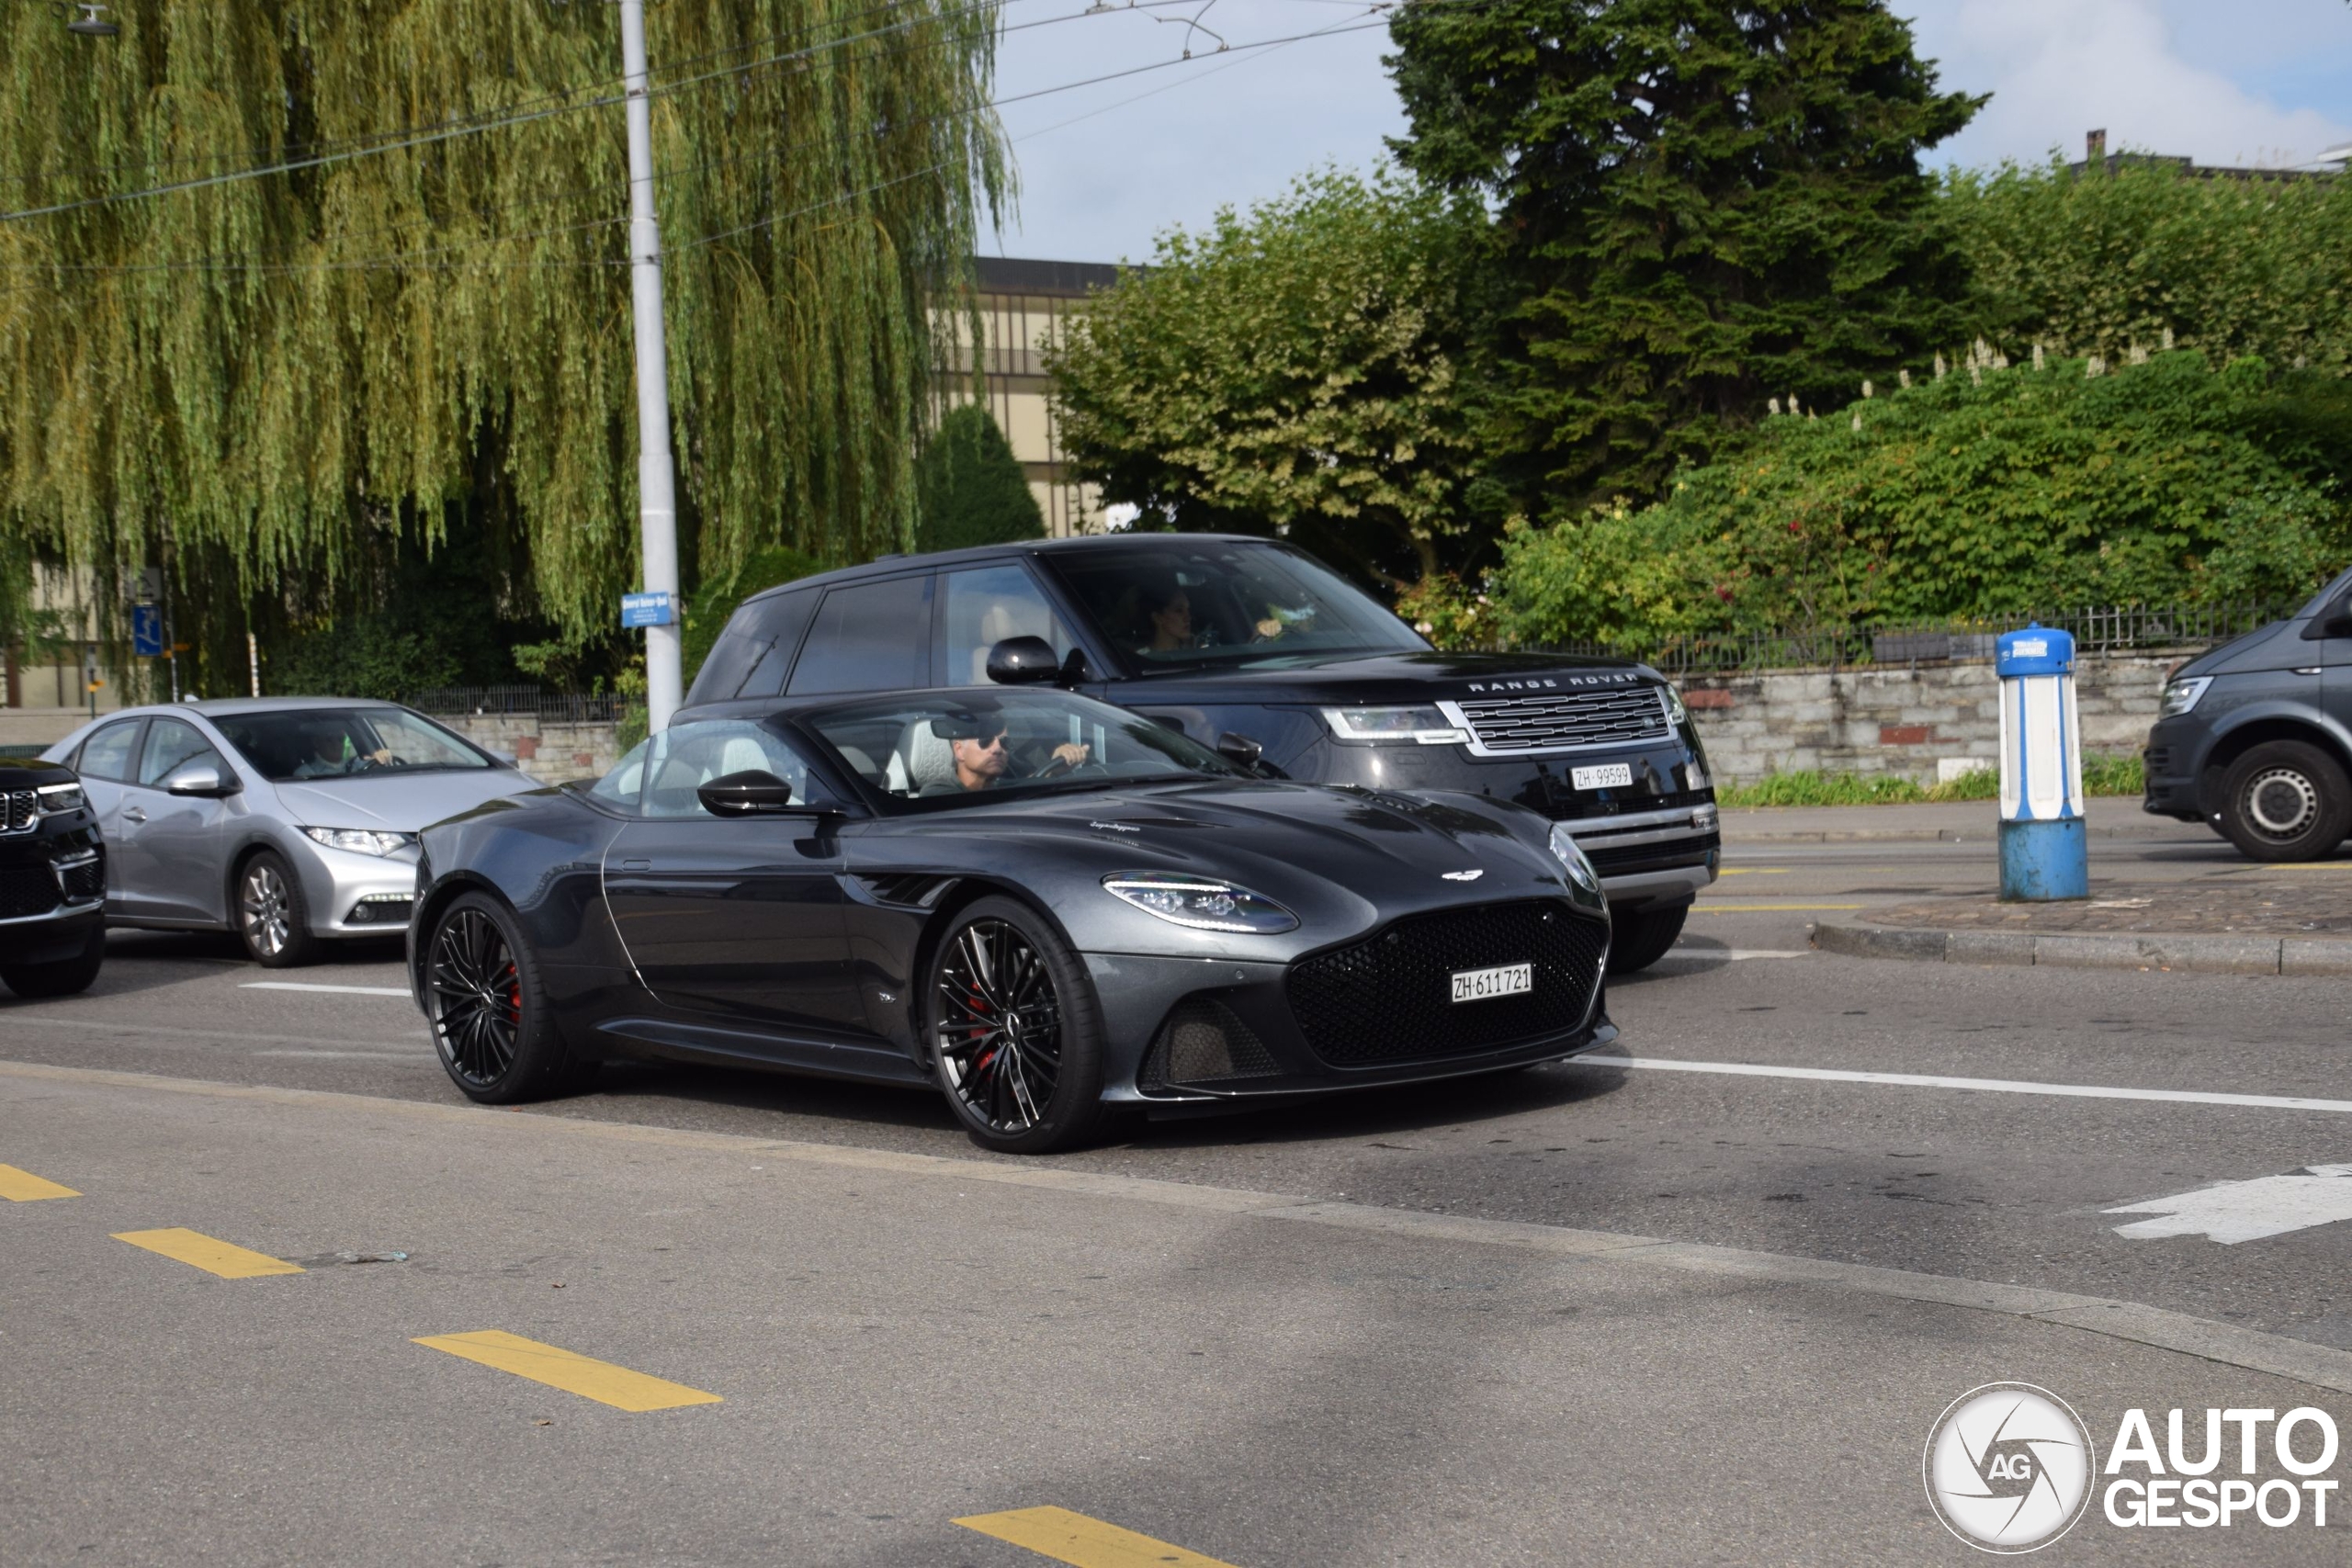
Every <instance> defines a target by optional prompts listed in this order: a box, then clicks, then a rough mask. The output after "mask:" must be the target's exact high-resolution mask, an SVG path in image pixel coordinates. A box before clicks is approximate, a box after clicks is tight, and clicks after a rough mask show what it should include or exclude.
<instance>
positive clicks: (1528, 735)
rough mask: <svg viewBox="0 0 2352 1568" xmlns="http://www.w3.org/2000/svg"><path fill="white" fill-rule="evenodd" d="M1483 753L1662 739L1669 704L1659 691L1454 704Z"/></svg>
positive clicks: (1619, 689)
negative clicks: (1667, 704)
mask: <svg viewBox="0 0 2352 1568" xmlns="http://www.w3.org/2000/svg"><path fill="white" fill-rule="evenodd" d="M1455 707H1456V708H1458V709H1459V711H1460V712H1461V715H1462V721H1463V722H1464V724H1466V725H1468V726H1469V727H1470V733H1471V735H1472V737H1473V738H1474V739H1475V740H1476V750H1480V751H1487V752H1494V753H1500V754H1503V755H1507V756H1516V755H1518V754H1520V753H1521V752H1525V751H1557V750H1568V749H1570V748H1573V747H1581V746H1630V745H1635V744H1638V743H1640V742H1643V741H1649V740H1664V739H1667V737H1668V734H1669V733H1670V731H1669V729H1668V726H1667V718H1666V700H1665V698H1664V697H1663V696H1661V695H1660V694H1659V688H1658V687H1656V686H1647V685H1643V686H1615V687H1611V688H1609V689H1607V690H1605V691H1583V692H1546V693H1544V694H1542V695H1540V696H1521V697H1483V698H1477V699H1475V700H1472V701H1469V702H1464V703H1458V704H1455Z"/></svg>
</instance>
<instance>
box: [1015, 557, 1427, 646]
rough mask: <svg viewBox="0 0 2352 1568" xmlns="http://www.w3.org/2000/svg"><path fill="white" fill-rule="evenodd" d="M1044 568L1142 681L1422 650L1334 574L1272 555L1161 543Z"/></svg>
mask: <svg viewBox="0 0 2352 1568" xmlns="http://www.w3.org/2000/svg"><path fill="white" fill-rule="evenodd" d="M1047 559H1049V560H1050V561H1051V562H1052V564H1053V568H1054V570H1056V571H1058V572H1059V573H1060V574H1061V577H1062V581H1064V582H1066V583H1067V584H1069V590H1070V592H1071V593H1072V594H1073V595H1074V596H1075V597H1076V598H1077V600H1078V602H1079V604H1080V605H1081V606H1082V607H1083V608H1084V610H1085V612H1086V614H1087V615H1088V616H1089V617H1091V619H1092V620H1093V622H1094V624H1095V626H1096V627H1097V628H1099V630H1100V631H1101V633H1102V635H1103V639H1104V640H1105V641H1108V642H1112V643H1115V644H1116V645H1117V646H1118V647H1119V648H1120V649H1124V650H1125V652H1126V653H1127V654H1128V655H1129V656H1130V657H1131V658H1133V659H1134V660H1135V661H1136V665H1137V666H1138V667H1140V668H1141V669H1142V670H1143V671H1145V672H1146V673H1149V672H1151V671H1156V670H1170V669H1184V670H1197V669H1200V668H1202V667H1204V666H1206V665H1245V664H1247V665H1261V666H1262V665H1267V664H1279V663H1287V662H1305V661H1307V660H1316V659H1322V658H1329V656H1331V655H1333V654H1347V653H1419V652H1424V651H1426V650H1427V649H1428V648H1429V646H1430V645H1429V644H1428V643H1426V642H1424V641H1422V640H1421V639H1420V638H1419V637H1417V636H1415V635H1414V633H1413V630H1412V628H1411V627H1409V626H1407V625H1405V623H1404V622H1402V621H1400V620H1398V619H1397V617H1396V616H1395V615H1391V614H1389V613H1388V612H1387V611H1386V610H1384V609H1382V608H1381V607H1380V606H1379V605H1378V604H1374V602H1373V601H1372V599H1371V598H1370V597H1369V596H1368V595H1366V594H1364V593H1363V592H1361V591H1359V590H1358V589H1356V588H1355V587H1354V586H1353V585H1352V584H1351V583H1350V582H1349V581H1347V580H1346V579H1345V578H1342V577H1341V576H1340V575H1339V574H1338V573H1337V572H1335V571H1332V570H1330V569H1329V568H1328V567H1325V566H1323V565H1320V564H1319V563H1317V562H1316V561H1314V560H1311V559H1309V558H1307V557H1306V556H1303V555H1300V554H1299V553H1298V552H1296V551H1295V550H1288V549H1283V548H1282V547H1279V546H1275V545H1256V544H1246V543H1237V542H1235V541H1233V540H1229V539H1225V540H1202V541H1197V542H1191V543H1187V542H1185V541H1184V539H1183V536H1182V535H1170V536H1169V542H1168V544H1167V545H1165V546H1145V545H1140V544H1138V545H1136V546H1134V547H1127V548H1123V549H1116V550H1101V551H1087V552H1084V553H1072V554H1069V555H1061V556H1049V557H1047Z"/></svg>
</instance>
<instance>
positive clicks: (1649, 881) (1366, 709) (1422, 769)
mask: <svg viewBox="0 0 2352 1568" xmlns="http://www.w3.org/2000/svg"><path fill="white" fill-rule="evenodd" d="M1031 637H1035V638H1039V639H1042V640H1043V641H1044V642H1045V643H1046V645H1047V646H1048V647H1049V648H1050V649H1051V656H1052V658H1053V659H1054V660H1055V661H1056V662H1057V667H1058V670H1059V682H1060V683H1061V684H1062V685H1064V686H1067V687H1069V688H1070V689H1071V690H1074V691H1079V692H1082V693H1085V694H1088V695H1091V696H1096V697H1101V698H1103V699H1105V700H1107V701H1110V702H1114V703H1117V704H1119V705H1122V706H1125V707H1129V708H1133V709H1135V710H1136V711H1137V712H1140V713H1143V714H1147V715H1148V716H1152V717H1154V718H1157V719H1159V720H1160V721H1161V722H1163V723H1165V724H1168V725H1170V726H1172V727H1174V728H1179V729H1182V731H1183V732H1184V733H1185V734H1187V735H1189V736H1191V737H1192V738H1193V739H1196V740H1199V741H1201V742H1203V743H1204V744H1205V745H1209V746H1212V747H1216V749H1218V750H1222V751H1225V752H1227V754H1228V755H1233V756H1237V757H1247V758H1254V759H1255V760H1257V761H1260V762H1261V765H1266V766H1270V767H1272V768H1273V769H1276V770H1279V771H1280V772H1281V773H1283V774H1286V775H1287V776H1289V777H1292V778H1297V779H1306V780H1311V781H1314V782H1317V783H1321V784H1354V785H1358V786H1361V787H1363V788H1365V789H1374V790H1387V789H1393V790H1406V791H1417V790H1467V791H1469V792H1471V793H1473V794H1479V795H1496V796H1498V797H1501V798H1503V799H1508V800H1515V801H1519V802H1521V803H1522V804H1524V805H1527V806H1531V807H1534V808H1535V809H1537V810H1539V811H1541V812H1543V813H1544V815H1545V816H1547V817H1550V818H1554V819H1555V820H1556V821H1564V822H1569V823H1573V824H1575V825H1576V827H1575V833H1576V838H1577V843H1578V844H1579V845H1580V846H1581V847H1582V848H1583V849H1584V851H1585V852H1586V853H1587V854H1588V855H1589V856H1590V857H1591V859H1592V862H1593V864H1594V865H1595V867H1596V868H1597V869H1599V871H1600V874H1601V877H1602V879H1603V885H1604V886H1605V887H1606V888H1607V890H1608V894H1609V901H1610V909H1611V915H1612V917H1613V918H1614V920H1615V925H1616V932H1615V937H1614V942H1613V946H1612V950H1611V964H1610V967H1611V969H1613V970H1616V971H1618V972H1620V973H1623V972H1626V971H1630V970H1634V969H1639V968H1641V967H1643V966H1644V965H1645V964H1650V963H1652V962H1654V961H1655V960H1656V959H1657V957H1658V956H1659V955H1660V954H1662V953H1665V952H1666V950H1667V949H1668V947H1669V946H1671V945H1672V944H1673V942H1674V939H1675V937H1676V936H1677V935H1678V934H1679V932H1680V931H1681V930H1682V920H1683V916H1684V914H1685V912H1686V911H1687V910H1688V909H1689V908H1690V906H1691V900H1692V898H1694V897H1696V896H1697V894H1698V892H1699V890H1700V889H1701V888H1702V887H1704V886H1707V885H1708V884H1709V883H1710V882H1713V880H1714V878H1715V873H1716V863H1717V860H1718V858H1719V847H1720V840H1719V838H1718V836H1717V830H1716V822H1715V805H1714V800H1715V796H1714V789H1713V784H1712V782H1711V781H1710V780H1709V778H1708V776H1707V770H1706V759H1705V756H1704V753H1703V752H1702V750H1701V749H1700V745H1699V738H1698V735H1697V733H1696V732H1695V731H1694V730H1693V728H1691V719H1690V716H1689V715H1688V714H1687V713H1685V712H1684V711H1683V707H1682V703H1681V699H1680V698H1679V697H1678V696H1677V695H1676V694H1675V692H1674V690H1673V688H1672V687H1671V686H1670V685H1668V683H1667V682H1666V680H1665V679H1664V678H1663V677H1662V676H1660V675H1659V674H1658V673H1657V671H1654V670H1651V669H1649V668H1647V667H1646V666H1644V665H1639V664H1630V663H1623V662H1618V661H1612V660H1593V659H1573V658H1566V657H1562V656H1559V655H1551V654H1491V653H1441V652H1439V651H1437V650H1436V649H1432V648H1431V647H1430V645H1429V644H1428V643H1427V642H1426V641H1424V640H1423V639H1422V638H1421V637H1418V636H1416V635H1415V634H1414V632H1413V631H1412V630H1411V628H1410V627H1408V626H1406V625H1405V624H1404V623H1403V622H1401V621H1399V620H1398V619H1397V617H1396V616H1395V615H1392V614H1391V613H1390V612H1389V611H1387V610H1385V609H1384V608H1383V607H1382V606H1381V605H1379V604H1376V603H1374V601H1373V600H1372V599H1371V598H1370V597H1369V596H1367V595H1366V594H1364V593H1363V592H1360V591H1358V590H1357V589H1356V588H1354V587H1353V586H1352V585H1351V584H1350V583H1349V582H1348V581H1346V580H1345V579H1343V578H1341V577H1340V575H1339V574H1338V573H1336V572H1334V571H1332V570H1330V569H1329V568H1328V567H1325V566H1324V565H1322V564H1321V563H1320V562H1318V561H1317V560H1316V559H1314V558H1312V557H1310V556H1308V555H1306V553H1304V552H1303V551H1300V550H1297V549H1294V548H1292V547H1289V546H1287V545H1283V544H1278V543H1274V542H1272V541H1269V540H1264V539H1255V538H1242V537H1234V536H1225V535H1210V534H1133V535H1108V536H1093V537H1088V538H1078V539H1049V540H1035V541H1031V542H1027V543H1023V544H1018V545H998V546H989V547H983V548H979V549H971V550H954V551H948V552H945V553H943V554H939V555H929V556H899V557H885V558H882V559H880V560H877V561H874V562H871V563H869V564H867V565H865V566H860V567H853V568H850V569H848V570H842V571H835V572H828V573H825V574H824V575H822V576H819V577H811V578H805V579H803V580H801V581H797V582H790V583H786V584H785V585H783V586H782V587H779V588H775V589H771V590H769V591H768V592H764V593H761V594H758V595H755V596H754V597H752V598H751V599H749V600H746V601H745V602H744V603H743V604H742V605H741V608H739V609H738V610H737V611H736V612H735V614H734V616H733V618H732V619H730V620H729V622H728V624H727V629H726V631H725V632H724V633H723V634H722V635H721V636H720V637H719V638H718V643H717V645H716V646H715V647H714V648H713V649H712V650H711V654H710V657H709V658H708V659H707V660H705V662H704V664H703V667H702V671H701V673H700V674H698V675H697V676H696V677H695V683H694V689H693V690H692V691H691V692H689V693H688V694H687V695H686V708H685V710H684V711H682V712H681V714H680V715H679V716H680V717H682V718H683V717H689V716H693V717H711V716H718V715H721V714H725V713H727V712H729V710H730V708H731V707H732V706H733V705H737V704H741V705H745V706H746V707H747V708H748V707H750V706H755V705H763V704H766V703H769V702H772V701H773V699H775V697H776V696H778V695H780V694H781V695H790V696H800V695H804V694H812V693H825V692H869V691H894V690H900V689H909V688H915V687H924V686H953V685H979V684H984V683H986V682H988V681H989V679H990V677H989V657H990V654H991V653H992V652H993V651H996V650H998V649H999V645H1001V644H1003V643H1005V642H1007V641H1009V640H1011V639H1014V638H1031ZM1031 646H1032V647H1033V648H1034V645H1031ZM1034 651H1035V656H1036V657H1038V658H1040V659H1042V658H1043V657H1045V650H1044V649H1035V650H1034Z"/></svg>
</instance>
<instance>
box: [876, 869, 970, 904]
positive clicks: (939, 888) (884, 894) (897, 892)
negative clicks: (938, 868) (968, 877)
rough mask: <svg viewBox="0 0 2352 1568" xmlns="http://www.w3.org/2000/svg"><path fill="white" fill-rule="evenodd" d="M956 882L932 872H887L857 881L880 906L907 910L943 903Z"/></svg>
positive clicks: (950, 877) (953, 879)
mask: <svg viewBox="0 0 2352 1568" xmlns="http://www.w3.org/2000/svg"><path fill="white" fill-rule="evenodd" d="M955 880H956V879H955V878H954V877H952V876H941V875H939V874H936V873H933V872H928V871H897V872H885V873H883V874H880V875H876V876H861V877H859V878H857V886H858V890H859V891H860V892H862V893H864V894H865V896H866V897H869V898H871V899H873V900H874V901H875V902H876V903H877V904H896V905H899V906H900V907H902V908H910V909H928V908H931V907H932V906H933V904H936V903H938V902H939V896H940V895H941V894H942V893H944V892H946V891H947V885H948V884H949V883H951V882H953V881H955Z"/></svg>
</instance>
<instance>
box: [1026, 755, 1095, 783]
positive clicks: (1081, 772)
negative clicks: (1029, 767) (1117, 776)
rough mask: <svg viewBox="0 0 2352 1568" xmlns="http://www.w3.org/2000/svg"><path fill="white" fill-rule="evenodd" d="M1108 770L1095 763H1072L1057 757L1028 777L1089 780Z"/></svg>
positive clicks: (1066, 758)
mask: <svg viewBox="0 0 2352 1568" xmlns="http://www.w3.org/2000/svg"><path fill="white" fill-rule="evenodd" d="M1108 771H1109V770H1108V769H1107V768H1105V767H1104V766H1103V764H1102V763H1100V762H1096V761H1084V762H1073V761H1070V760H1069V758H1068V757H1057V758H1055V759H1054V760H1053V761H1050V762H1047V763H1046V765H1045V766H1044V767H1042V768H1039V769H1038V770H1037V771H1036V772H1035V773H1031V774H1030V775H1029V776H1030V777H1031V778H1032V779H1058V778H1074V779H1082V778H1091V777H1093V776H1094V775H1095V774H1097V773H1107V772H1108Z"/></svg>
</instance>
